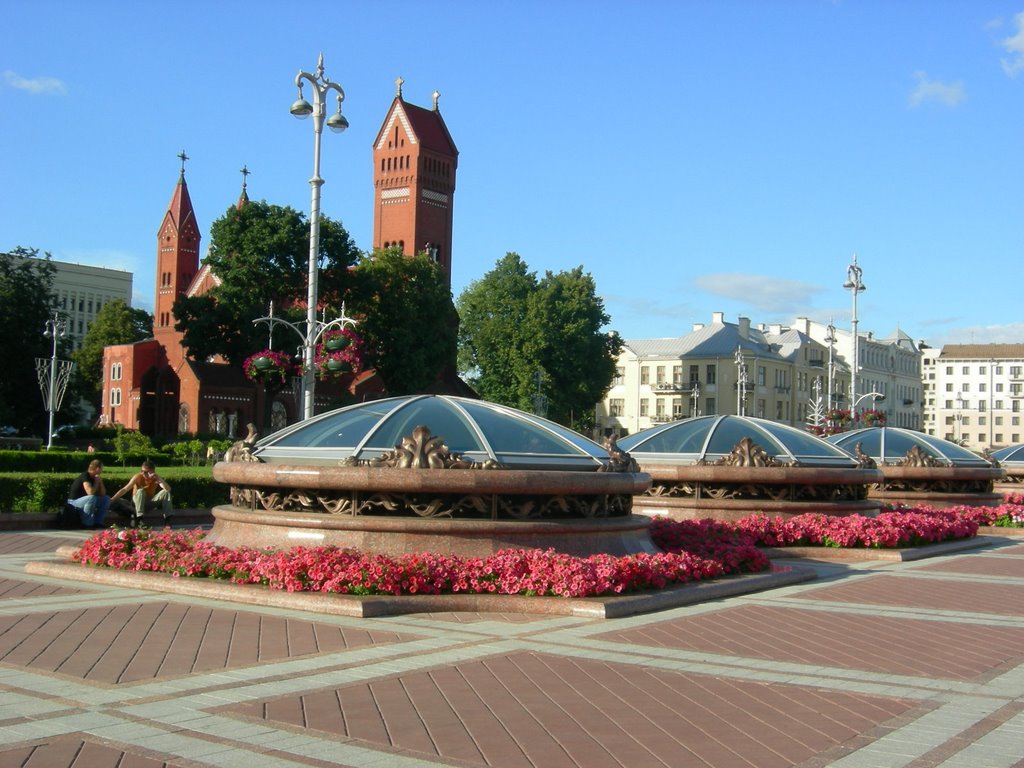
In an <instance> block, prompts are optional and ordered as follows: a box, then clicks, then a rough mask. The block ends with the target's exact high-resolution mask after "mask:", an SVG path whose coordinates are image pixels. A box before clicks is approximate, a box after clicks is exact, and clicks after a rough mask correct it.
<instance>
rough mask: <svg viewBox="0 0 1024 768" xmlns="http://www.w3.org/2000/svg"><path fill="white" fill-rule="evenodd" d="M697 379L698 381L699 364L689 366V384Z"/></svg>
mask: <svg viewBox="0 0 1024 768" xmlns="http://www.w3.org/2000/svg"><path fill="white" fill-rule="evenodd" d="M698 381H700V366H699V365H691V366H690V384H691V386H692V385H693V384H695V383H697V382H698Z"/></svg>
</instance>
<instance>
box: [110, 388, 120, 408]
mask: <svg viewBox="0 0 1024 768" xmlns="http://www.w3.org/2000/svg"><path fill="white" fill-rule="evenodd" d="M110 404H111V405H120V404H121V388H120V387H114V388H113V389H111V390H110Z"/></svg>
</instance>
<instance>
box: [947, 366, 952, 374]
mask: <svg viewBox="0 0 1024 768" xmlns="http://www.w3.org/2000/svg"><path fill="white" fill-rule="evenodd" d="M946 375H947V376H952V375H953V366H952V365H947V366H946Z"/></svg>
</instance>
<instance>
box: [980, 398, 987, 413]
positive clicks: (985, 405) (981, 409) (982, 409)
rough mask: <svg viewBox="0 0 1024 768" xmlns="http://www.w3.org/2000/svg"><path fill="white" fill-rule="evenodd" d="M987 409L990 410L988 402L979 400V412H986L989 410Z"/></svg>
mask: <svg viewBox="0 0 1024 768" xmlns="http://www.w3.org/2000/svg"><path fill="white" fill-rule="evenodd" d="M987 409H988V400H979V401H978V410H979V411H984V410H987Z"/></svg>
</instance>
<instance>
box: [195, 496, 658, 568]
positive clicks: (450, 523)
mask: <svg viewBox="0 0 1024 768" xmlns="http://www.w3.org/2000/svg"><path fill="white" fill-rule="evenodd" d="M213 517H214V524H213V529H212V530H211V531H210V533H209V534H208V535H207V537H206V540H207V541H208V542H210V543H212V544H217V545H219V546H223V547H231V548H238V547H255V548H258V549H291V548H292V547H297V546H306V547H315V546H336V547H352V548H355V549H358V550H360V551H363V552H373V553H381V554H387V555H400V554H407V553H415V552H435V553H440V554H455V555H462V556H466V557H483V556H486V555H489V554H492V553H494V552H498V551H499V550H502V549H523V548H533V549H549V548H550V549H554V550H555V551H557V552H564V553H566V554H570V555H577V556H584V557H585V556H588V555H593V554H600V553H606V554H611V555H628V554H635V553H638V552H657V551H658V549H657V547H655V546H654V543H653V542H652V541H651V537H650V533H649V532H648V526H649V525H650V520H649V519H648V518H647V517H645V516H643V515H636V514H634V515H630V516H627V517H609V518H592V519H582V520H576V519H573V520H564V519H559V520H470V519H450V518H419V517H391V516H383V515H381V516H373V515H355V516H353V515H328V514H316V513H308V512H269V511H252V510H248V509H243V508H240V507H236V506H232V505H225V506H220V507H215V508H214V509H213Z"/></svg>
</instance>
